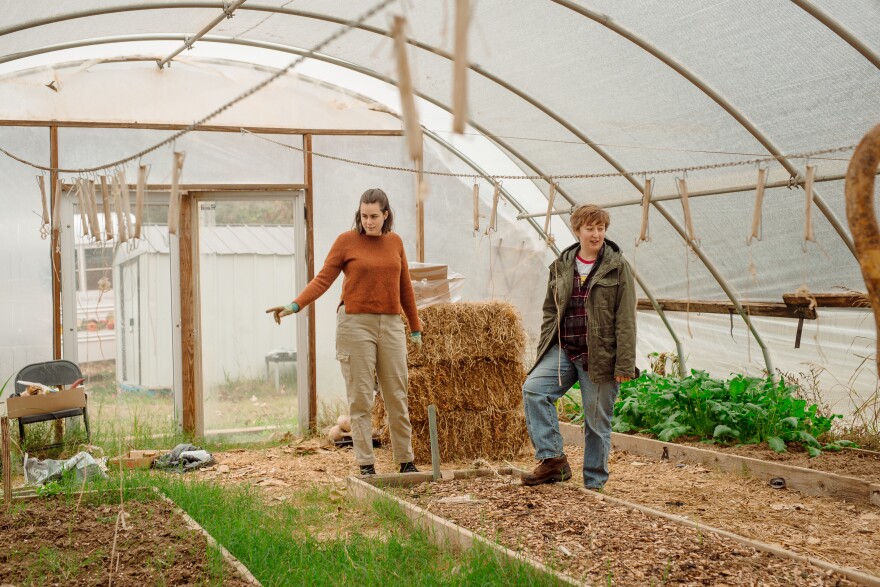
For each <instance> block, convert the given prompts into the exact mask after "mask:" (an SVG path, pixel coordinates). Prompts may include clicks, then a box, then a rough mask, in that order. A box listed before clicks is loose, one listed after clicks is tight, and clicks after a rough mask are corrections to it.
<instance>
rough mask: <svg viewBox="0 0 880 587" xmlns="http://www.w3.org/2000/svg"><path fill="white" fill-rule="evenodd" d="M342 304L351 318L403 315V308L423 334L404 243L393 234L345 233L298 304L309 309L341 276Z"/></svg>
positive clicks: (407, 317)
mask: <svg viewBox="0 0 880 587" xmlns="http://www.w3.org/2000/svg"><path fill="white" fill-rule="evenodd" d="M340 272H342V273H344V274H345V279H344V280H343V281H342V302H343V303H344V304H345V311H346V312H347V313H349V314H399V313H400V310H401V308H403V313H404V314H405V315H406V320H407V322H409V328H410V330H411V331H412V332H421V330H422V325H421V323H420V322H419V313H418V311H417V310H416V297H415V294H414V293H413V288H412V282H411V281H410V277H409V267H407V263H406V253H405V252H404V250H403V241H402V240H400V237H399V236H397V234H395V233H393V232H389V233H387V234H383V235H382V236H367V235H365V234H360V233H357V232H355V231H353V230H350V231H348V232H343V233H342V234H340V235H339V236H338V237H337V238H336V242H334V243H333V246H332V247H331V248H330V253H328V254H327V260H326V261H324V267H323V268H322V269H321V272H320V273H318V274H317V275H316V276H315V278H314V279H313V280H311V281H310V282H309V284H308V285H307V286H306V287H305V289H303V290H302V292H300V294H299V296H297V298H296V299H295V300H293V301H294V303H296V304H297V305H298V306H299V307H300V308H305V307H306V306H308V305H309V304H311V303H312V302H314V301H315V300H317V299H318V298H319V297H321V295H322V294H323V293H324V292H326V291H327V290H328V289H329V288H330V286H331V285H333V282H334V281H336V278H337V277H339V273H340Z"/></svg>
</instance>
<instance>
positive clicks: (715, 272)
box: [0, 3, 833, 373]
mask: <svg viewBox="0 0 880 587" xmlns="http://www.w3.org/2000/svg"><path fill="white" fill-rule="evenodd" d="M176 7H189V8H194V7H204V8H213V7H215V5H213V4H210V3H187V4H178V5H176ZM139 8H140V9H147V8H155V5H152V6H149V7H144V6H141V7H138V6H128V7H124V10H126V11H128V10H135V9H139ZM242 8H245V9H250V10H261V11H265V12H271V13H278V14H285V15H292V16H299V17H304V18H313V19H317V20H323V21H328V22H334V23H338V24H343V23H345V22H346V21H345V20H344V19H339V18H334V17H329V16H325V15H319V14H314V13H306V12H303V11H297V10H292V9H283V8H277V7H274V6H273V7H266V6H258V5H253V4H251V5H244V6H243V7H242ZM104 10H107V11H109V10H111V9H109V8H108V9H104ZM120 10H123V9H120ZM92 12H94V11H92ZM57 18H74V16H73V15H67V16H66V17H57ZM22 26H24V25H22ZM34 26H38V25H34ZM357 28H359V29H361V30H364V31H366V32H371V33H374V34H379V35H382V36H390V33H389V32H388V31H385V30H383V29H379V28H377V27H371V26H368V25H358V26H357ZM2 32H3V31H0V34H2ZM408 42H409V43H410V44H412V45H413V46H415V47H418V48H420V49H422V50H425V51H429V52H431V53H434V54H436V55H438V56H441V57H443V58H445V59H448V60H451V59H452V56H451V55H450V54H448V53H446V52H444V51H442V50H440V49H438V48H436V47H433V46H431V45H428V44H425V43H421V42H419V41H415V40H412V39H410V40H408ZM248 43H261V42H260V41H248ZM255 46H261V45H255ZM270 48H271V47H270ZM2 62H3V61H2V60H0V63H2ZM469 68H470V69H471V70H472V71H474V72H476V73H477V74H479V75H482V76H484V77H486V78H487V79H489V80H491V81H493V82H494V83H496V84H498V85H499V86H501V87H503V88H505V89H506V90H508V91H509V92H511V93H513V94H514V95H516V96H519V97H520V98H522V99H523V100H525V101H526V102H528V103H529V104H531V105H532V106H534V107H535V108H538V109H539V110H540V111H541V112H543V113H544V114H546V115H547V116H549V117H550V118H552V119H553V120H555V121H556V122H557V123H558V124H560V125H561V126H562V127H563V128H565V129H567V130H568V131H569V132H571V133H572V134H574V135H575V136H576V137H578V138H579V139H580V140H582V141H583V142H584V143H585V144H586V145H587V146H588V147H589V148H591V149H592V150H593V151H594V152H596V153H597V154H598V155H599V156H600V157H602V158H603V159H605V161H606V162H608V163H609V164H610V165H611V166H612V167H614V168H615V169H616V170H617V171H619V172H621V173H623V174H624V176H625V178H626V179H627V181H629V182H630V183H631V184H632V185H633V186H634V187H635V188H636V189H637V190H638V191H639V192H640V193H641V192H642V191H643V189H644V188H643V186H642V185H641V183H640V182H639V181H638V180H636V179H635V178H634V177H633V176H632V175H631V174H629V172H627V170H626V169H625V168H624V167H623V165H621V164H620V163H619V162H618V161H617V160H616V159H614V158H613V157H612V156H611V155H610V154H609V153H607V152H606V151H605V150H604V149H602V148H601V147H599V146H598V145H596V144H595V143H594V142H593V141H591V140H590V139H589V137H587V136H586V135H585V134H584V133H583V132H582V131H581V130H580V129H578V128H577V127H575V126H574V125H573V124H571V123H570V122H568V120H567V119H565V118H564V117H562V116H561V115H559V114H557V113H556V112H554V111H552V110H551V109H550V108H549V107H547V106H545V105H544V104H542V103H540V102H539V101H537V100H536V99H535V98H533V97H532V96H530V95H529V94H527V93H525V92H523V91H522V90H520V89H518V88H516V87H515V86H512V85H511V84H509V83H507V82H506V81H504V80H503V79H501V78H499V77H497V76H495V75H493V74H491V73H489V72H488V71H486V70H484V69H482V68H481V67H479V66H476V65H473V64H471V65H469ZM389 83H391V84H392V85H394V82H393V81H390V82H389ZM419 95H420V97H422V98H423V99H427V98H426V97H425V96H423V95H421V94H419ZM429 101H431V102H432V103H435V104H436V105H438V106H440V107H443V106H442V105H440V104H439V103H436V102H434V101H433V100H430V99H429ZM471 125H472V126H473V127H474V128H477V129H478V130H480V132H482V133H483V134H489V133H487V132H486V131H484V130H482V128H481V127H480V126H478V125H476V124H474V123H471ZM494 140H495V142H496V143H498V144H502V145H503V144H505V143H503V141H499V140H497V139H494ZM504 148H505V149H507V150H508V151H510V152H511V153H516V152H515V151H514V150H513V149H511V148H510V147H509V146H505V147H504ZM516 156H517V157H518V158H519V159H521V160H522V161H523V162H524V163H526V164H527V165H529V166H530V167H532V168H533V169H537V167H536V166H535V165H534V164H531V163H530V162H529V161H528V160H527V159H526V158H524V157H523V156H522V155H519V154H516ZM558 192H559V194H560V195H561V196H562V197H563V198H565V199H566V200H567V201H568V202H569V203H570V204H572V205H573V204H575V203H576V202H575V200H574V199H573V198H572V197H570V196H569V195H568V193H567V192H566V191H565V190H564V189H559V190H558ZM653 205H654V206H655V208H657V210H658V211H659V212H660V214H661V215H662V216H663V217H664V218H665V219H666V221H667V222H669V224H670V225H671V226H672V228H673V229H674V230H675V231H676V232H678V234H679V236H680V237H681V238H682V239H684V241H685V242H689V239H688V237H687V234H686V232H685V230H684V227H683V226H681V224H680V223H678V221H677V220H675V218H674V217H673V216H672V215H671V214H669V212H668V211H667V210H666V209H665V208H664V207H662V206H661V205H660V204H659V203H658V202H654V203H653ZM832 224H833V223H832ZM691 249H692V250H693V251H694V252H695V253H696V255H697V257H698V258H699V259H700V261H701V262H702V263H703V265H704V266H705V267H706V269H707V270H708V271H709V273H710V274H711V275H712V276H713V278H715V280H716V282H717V283H718V285H719V287H721V289H722V291H723V292H724V294H725V295H726V296H727V297H728V299H729V300H730V301H731V303H732V304H733V305H734V307H735V308H736V309H737V312H738V313H739V315H740V317H741V318H742V319H743V321H744V322H745V323H746V325H747V327H748V329H749V331H750V332H751V333H752V336H753V337H754V338H755V341H756V342H757V344H758V346H759V347H760V348H761V350H762V352H763V354H764V358H765V363H766V365H767V370H768V372H770V373H773V369H772V361H771V360H770V357H769V350H768V349H767V347H766V345H765V344H764V341H763V340H762V338H761V336H760V334H759V333H758V331H757V329H756V328H755V327H754V325H753V324H752V322H751V319H750V317H749V315H748V313H747V312H745V310H744V309H743V308H742V305H741V303H740V302H739V299H738V297H737V296H736V294H735V293H734V292H733V290H732V289H731V287H730V286H729V285H728V284H727V282H726V280H725V279H724V277H723V276H722V275H721V273H720V271H718V269H717V268H716V267H715V265H714V263H712V262H711V261H710V260H709V259H708V258H707V257H706V255H705V254H704V253H703V252H702V251H701V250H700V249H698V248H696V247H693V246H692V247H691ZM643 289H644V288H643ZM646 293H647V290H646ZM655 307H656V306H655Z"/></svg>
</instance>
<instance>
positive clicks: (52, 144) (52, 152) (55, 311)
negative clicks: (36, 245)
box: [49, 125, 63, 360]
mask: <svg viewBox="0 0 880 587" xmlns="http://www.w3.org/2000/svg"><path fill="white" fill-rule="evenodd" d="M49 167H54V168H57V167H58V126H57V125H52V126H50V127H49ZM57 181H58V172H57V171H53V172H51V173H50V174H49V208H50V210H51V211H52V212H53V213H54V212H55V205H54V202H55V191H56V189H57V187H58V186H57V185H56V184H57ZM58 195H59V197H60V194H58ZM58 236H59V235H58V231H57V230H53V231H52V237H51V241H50V246H51V247H52V249H51V251H50V254H51V255H52V260H51V268H52V356H53V357H54V358H55V359H56V360H57V359H60V358H61V354H62V345H61V337H62V333H63V330H62V325H61V246H60V243H59V240H58Z"/></svg>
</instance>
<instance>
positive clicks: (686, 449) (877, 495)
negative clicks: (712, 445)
mask: <svg viewBox="0 0 880 587" xmlns="http://www.w3.org/2000/svg"><path fill="white" fill-rule="evenodd" d="M559 428H560V432H562V435H563V441H564V442H565V443H566V444H572V445H575V446H583V445H584V440H583V436H582V435H581V433H580V427H579V426H573V425H572V424H566V423H564V422H560V424H559ZM611 445H612V447H613V448H614V450H621V451H627V452H629V453H632V454H637V455H641V456H645V457H649V458H654V459H658V460H659V459H669V460H670V461H678V462H681V461H684V462H688V463H694V464H699V465H702V466H704V467H713V468H716V469H719V470H721V471H724V472H730V473H736V474H743V473H745V474H747V475H751V476H752V477H755V478H757V479H761V480H762V481H769V480H770V479H773V478H776V477H781V478H783V479H785V486H786V487H787V488H789V489H793V490H795V491H800V492H801V493H805V494H807V495H816V496H825V497H833V498H835V499H842V500H846V501H850V502H858V503H878V502H880V485H875V484H872V483H871V482H870V481H868V480H866V479H859V478H857V477H846V476H843V475H837V474H835V473H828V472H825V471H817V470H815V469H806V468H804V467H794V466H792V465H784V464H782V463H775V462H771V461H762V460H760V459H753V458H750V457H743V456H739V455H732V454H724V453H720V452H717V451H713V450H706V449H703V448H697V447H693V446H685V445H681V444H675V443H673V442H662V441H660V440H654V439H652V438H644V437H641V436H632V435H629V434H618V433H616V432H612V433H611ZM878 505H880V503H878Z"/></svg>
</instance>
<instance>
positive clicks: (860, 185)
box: [844, 124, 880, 367]
mask: <svg viewBox="0 0 880 587" xmlns="http://www.w3.org/2000/svg"><path fill="white" fill-rule="evenodd" d="M878 167H880V124H878V125H876V126H875V127H873V128H872V129H871V130H869V131H868V132H867V134H866V135H865V136H864V137H863V138H862V140H861V142H859V146H858V147H856V150H855V152H854V153H853V155H852V159H851V160H850V162H849V167H848V168H847V170H846V184H845V186H844V196H845V197H846V219H847V222H848V223H849V229H850V230H851V231H852V235H853V240H854V241H855V248H856V252H857V253H858V254H857V255H856V257H857V258H858V260H859V268H860V269H861V270H862V277H863V278H864V280H865V286H866V287H867V288H868V298H869V299H870V301H871V308H872V310H873V312H874V327H875V329H876V331H877V332H880V254H878V253H880V227H878V224H877V213H876V211H875V208H874V175H875V174H876V173H877V168H878ZM877 350H878V352H877V353H875V355H876V356H875V360H876V362H877V366H878V367H880V337H878V338H877Z"/></svg>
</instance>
